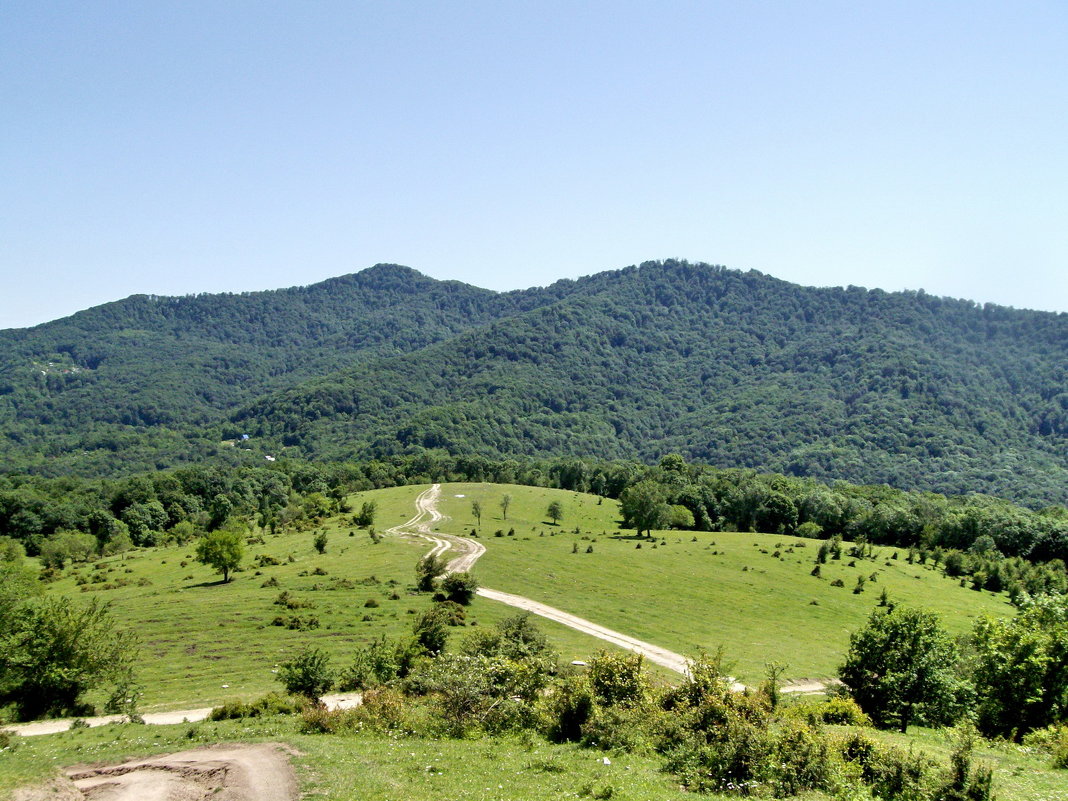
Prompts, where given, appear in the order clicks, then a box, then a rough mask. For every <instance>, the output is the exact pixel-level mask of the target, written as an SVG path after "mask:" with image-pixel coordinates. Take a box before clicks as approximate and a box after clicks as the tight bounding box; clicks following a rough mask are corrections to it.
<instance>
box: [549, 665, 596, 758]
mask: <svg viewBox="0 0 1068 801" xmlns="http://www.w3.org/2000/svg"><path fill="white" fill-rule="evenodd" d="M593 711H594V698H593V689H592V688H591V687H590V684H589V682H588V681H587V680H586V677H585V676H571V677H570V678H568V679H565V680H564V681H562V682H558V683H557V684H556V685H555V686H554V687H553V689H552V692H550V693H549V695H547V696H546V697H545V698H544V699H542V702H541V704H540V708H539V712H540V717H541V720H542V727H543V731H544V733H545V736H546V737H548V738H549V739H550V740H552V741H553V742H554V743H563V742H578V741H579V740H580V739H582V727H583V726H585V725H586V722H587V721H588V720H589V719H590V717H591V716H592V715H593Z"/></svg>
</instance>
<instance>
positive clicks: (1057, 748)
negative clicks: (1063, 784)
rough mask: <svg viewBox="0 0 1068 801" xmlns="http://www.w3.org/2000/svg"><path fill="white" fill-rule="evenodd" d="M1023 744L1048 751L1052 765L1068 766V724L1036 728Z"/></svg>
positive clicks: (1058, 766) (1057, 766)
mask: <svg viewBox="0 0 1068 801" xmlns="http://www.w3.org/2000/svg"><path fill="white" fill-rule="evenodd" d="M1023 744H1024V745H1025V746H1028V747H1030V748H1039V749H1042V750H1043V751H1048V752H1049V755H1050V757H1051V766H1052V767H1054V768H1068V724H1063V723H1062V724H1054V725H1052V726H1047V727H1046V728H1044V729H1036V730H1035V731H1033V732H1030V733H1029V734H1027V735H1026V736H1025V737H1024V738H1023Z"/></svg>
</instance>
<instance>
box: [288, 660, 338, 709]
mask: <svg viewBox="0 0 1068 801" xmlns="http://www.w3.org/2000/svg"><path fill="white" fill-rule="evenodd" d="M278 681H280V682H282V686H283V687H285V688H286V692H288V693H290V694H292V695H301V696H304V697H305V698H307V699H309V700H311V701H313V702H315V703H319V698H320V697H321V696H322V695H323V694H324V693H326V692H329V690H330V688H331V687H333V686H334V675H333V673H332V672H331V670H330V657H329V656H327V655H326V654H325V653H324V652H323V651H321V650H319V649H318V648H308V647H305V648H304V649H303V650H302V651H300V653H298V654H297V655H296V656H295V657H293V659H291V660H289V661H288V662H283V663H282V664H281V665H280V666H279V668H278Z"/></svg>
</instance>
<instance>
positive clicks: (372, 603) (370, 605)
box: [363, 598, 378, 609]
mask: <svg viewBox="0 0 1068 801" xmlns="http://www.w3.org/2000/svg"><path fill="white" fill-rule="evenodd" d="M363 605H364V606H365V607H366V608H367V609H377V608H378V599H377V598H368V599H367V600H366V601H364V602H363Z"/></svg>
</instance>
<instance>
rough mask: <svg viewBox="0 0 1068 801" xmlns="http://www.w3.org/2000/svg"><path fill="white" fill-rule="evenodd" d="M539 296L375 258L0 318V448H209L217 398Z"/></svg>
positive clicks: (152, 457) (103, 458)
mask: <svg viewBox="0 0 1068 801" xmlns="http://www.w3.org/2000/svg"><path fill="white" fill-rule="evenodd" d="M538 302H543V301H542V300H541V297H540V296H539V295H537V294H536V293H529V292H528V293H512V294H510V295H499V294H497V293H494V292H490V291H489V290H484V289H478V288H476V287H472V286H468V285H466V284H462V283H459V282H455V281H448V282H444V281H436V280H434V279H431V278H427V277H426V276H423V275H420V274H419V273H417V272H415V271H414V270H411V269H409V268H406V267H397V266H393V265H379V266H377V267H373V268H371V269H368V270H364V271H363V272H361V273H358V274H355V275H348V276H343V277H341V278H335V279H331V280H329V281H324V282H322V283H320V284H316V285H313V286H308V287H295V288H291V289H283V290H277V291H270V292H252V293H244V294H239V295H234V294H224V295H196V296H187V297H150V296H145V295H136V296H133V297H130V298H127V299H125V300H122V301H118V302H115V303H109V304H106V305H103V306H98V307H95V308H93V309H89V310H87V311H84V312H80V313H78V314H75V315H73V316H71V317H68V318H65V319H62V320H57V321H55V322H52V323H47V324H45V325H41V326H37V327H35V328H31V329H25V330H7V331H0V427H2V430H3V432H4V436H3V437H2V438H0V456H2V457H3V458H4V460H5V461H6V462H7V463H8V464H9V465H18V466H28V467H31V468H34V469H39V470H43V471H45V472H53V473H55V472H63V471H64V470H77V471H81V472H97V471H104V472H112V471H113V470H114V468H115V465H114V463H115V462H116V461H118V464H120V465H121V466H122V467H124V468H126V469H131V468H134V469H136V468H151V467H156V466H163V465H166V464H174V463H176V462H182V461H190V460H194V459H198V458H203V457H205V456H211V455H213V454H215V453H216V452H217V446H218V441H219V440H220V439H221V438H223V437H228V436H232V435H233V432H232V431H231V430H229V427H228V426H227V425H226V417H227V414H228V413H229V411H231V410H232V409H233V408H235V407H236V406H238V405H240V404H242V403H246V402H250V401H251V400H253V399H255V398H257V397H259V396H261V395H262V394H263V393H266V392H269V391H272V390H277V389H280V388H283V387H287V386H291V385H293V384H295V383H297V382H299V381H301V380H302V379H306V378H309V377H312V376H317V375H321V374H323V373H327V372H330V371H333V370H337V369H339V368H341V367H344V366H346V365H351V364H353V363H357V362H359V361H360V360H363V359H367V358H371V357H384V356H388V355H392V354H398V353H405V352H408V351H412V350H416V349H419V348H422V347H425V346H426V345H428V344H430V343H433V342H437V341H440V340H442V339H445V338H448V337H450V336H453V335H455V334H456V333H458V332H461V331H464V330H466V329H468V328H470V327H472V326H477V325H480V324H484V323H486V322H487V321H489V320H493V319H497V318H499V317H500V316H502V315H507V314H510V313H515V312H516V311H521V310H522V309H524V308H527V307H529V305H531V304H534V303H538Z"/></svg>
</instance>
